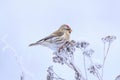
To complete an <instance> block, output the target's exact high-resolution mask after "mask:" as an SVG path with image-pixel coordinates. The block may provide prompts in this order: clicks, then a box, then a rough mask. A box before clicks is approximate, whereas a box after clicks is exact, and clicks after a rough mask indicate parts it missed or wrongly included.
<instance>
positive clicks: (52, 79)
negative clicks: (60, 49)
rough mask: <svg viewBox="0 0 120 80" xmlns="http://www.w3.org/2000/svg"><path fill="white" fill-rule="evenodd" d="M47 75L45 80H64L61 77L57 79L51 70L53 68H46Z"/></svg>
mask: <svg viewBox="0 0 120 80" xmlns="http://www.w3.org/2000/svg"><path fill="white" fill-rule="evenodd" d="M47 72H48V75H47V80H65V79H63V78H61V77H59V76H58V75H57V74H56V73H55V72H54V70H53V66H50V67H48V70H47Z"/></svg>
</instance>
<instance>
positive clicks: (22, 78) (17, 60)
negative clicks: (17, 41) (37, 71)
mask: <svg viewBox="0 0 120 80" xmlns="http://www.w3.org/2000/svg"><path fill="white" fill-rule="evenodd" d="M5 38H6V35H5V36H4V37H3V38H2V39H0V41H2V42H3V43H4V44H5V47H4V48H3V50H4V51H5V50H6V49H10V50H11V51H12V54H11V55H12V56H13V57H14V58H15V60H16V62H17V64H18V66H19V67H20V71H21V75H20V80H24V79H25V73H26V74H28V75H30V76H31V78H32V79H33V80H37V79H35V77H34V76H33V75H32V73H30V72H29V71H27V70H26V69H25V68H24V67H23V65H22V62H21V60H20V58H19V57H18V55H17V52H16V50H15V49H14V48H13V47H12V46H10V45H9V44H8V43H7V42H6V40H5Z"/></svg>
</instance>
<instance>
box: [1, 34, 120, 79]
mask: <svg viewBox="0 0 120 80" xmlns="http://www.w3.org/2000/svg"><path fill="white" fill-rule="evenodd" d="M5 38H6V36H4V37H3V38H1V39H0V41H1V42H2V43H4V44H5V47H3V48H2V50H3V51H5V50H7V49H11V50H12V51H13V52H12V53H13V54H12V56H14V57H15V60H16V62H17V63H18V65H19V67H20V69H21V75H20V80H25V76H26V75H25V74H28V75H30V76H31V78H32V79H33V80H38V79H36V78H35V77H34V76H33V74H31V73H30V72H29V71H27V70H26V69H25V68H24V67H23V65H22V62H21V60H20V59H19V57H18V56H17V52H16V51H15V49H14V48H13V47H12V46H10V45H9V44H8V43H7V41H6V40H5ZM115 39H116V37H115V36H106V37H104V38H102V41H103V44H104V50H103V51H104V52H103V53H104V56H103V60H102V64H100V63H95V61H94V60H93V57H92V55H93V54H94V53H95V51H94V50H93V49H89V48H88V46H89V45H90V44H89V43H88V42H86V41H81V42H76V41H74V40H71V41H68V42H66V43H65V44H64V45H63V48H62V49H60V50H59V51H56V52H54V53H53V55H54V56H53V58H52V59H53V62H54V63H59V64H61V65H67V66H68V67H69V68H71V69H72V70H74V72H75V75H74V78H75V80H89V76H88V74H92V75H94V76H95V77H97V79H98V80H104V79H103V75H104V74H103V73H104V65H105V61H106V59H107V56H108V53H109V49H110V46H111V43H112V42H113V41H114V40H115ZM78 49H79V50H81V54H82V55H83V61H84V65H83V66H84V71H85V75H83V72H82V71H81V70H80V69H79V68H78V67H77V66H76V65H75V62H74V55H75V54H76V53H75V51H76V50H78ZM86 58H88V59H89V61H90V63H91V65H90V66H87V65H86V64H87V62H86ZM47 72H48V74H47V78H46V79H47V80H65V79H64V78H61V77H60V76H58V75H57V73H55V72H54V70H53V66H50V67H48V69H47ZM100 72H102V73H100ZM115 80H120V75H118V76H117V77H116V78H115Z"/></svg>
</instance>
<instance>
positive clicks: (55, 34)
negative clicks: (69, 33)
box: [36, 31, 64, 43]
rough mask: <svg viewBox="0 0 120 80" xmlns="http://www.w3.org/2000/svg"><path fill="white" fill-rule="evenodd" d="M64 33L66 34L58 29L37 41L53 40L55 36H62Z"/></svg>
mask: <svg viewBox="0 0 120 80" xmlns="http://www.w3.org/2000/svg"><path fill="white" fill-rule="evenodd" d="M62 35H64V33H63V32H57V31H56V32H54V33H52V34H51V35H50V36H48V37H45V38H43V39H41V40H39V41H37V42H36V43H40V42H44V41H47V40H51V39H52V38H53V37H60V36H62Z"/></svg>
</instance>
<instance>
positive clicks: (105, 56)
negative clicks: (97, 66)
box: [102, 42, 110, 77]
mask: <svg viewBox="0 0 120 80" xmlns="http://www.w3.org/2000/svg"><path fill="white" fill-rule="evenodd" d="M109 49H110V42H109V43H108V47H107V52H106V53H105V43H104V59H103V65H102V77H103V74H104V65H105V61H106V59H107V56H108V53H109Z"/></svg>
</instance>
